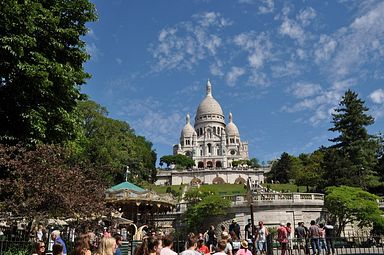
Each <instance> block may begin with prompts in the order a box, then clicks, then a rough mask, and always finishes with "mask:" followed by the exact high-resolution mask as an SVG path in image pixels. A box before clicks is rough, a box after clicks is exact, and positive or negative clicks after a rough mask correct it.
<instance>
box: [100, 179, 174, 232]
mask: <svg viewBox="0 0 384 255" xmlns="http://www.w3.org/2000/svg"><path fill="white" fill-rule="evenodd" d="M105 200H106V203H107V205H108V206H111V207H112V208H113V209H115V210H116V211H117V212H119V213H120V214H121V218H124V219H128V220H131V221H132V222H133V223H132V225H134V227H135V229H136V228H137V227H138V228H139V229H141V228H143V227H144V226H148V228H154V229H157V228H161V226H159V225H158V223H157V222H156V221H155V220H154V219H155V218H156V216H158V215H161V214H166V213H167V212H170V211H172V210H173V209H174V208H175V206H176V199H175V198H174V197H173V196H172V195H170V194H165V195H160V194H157V193H156V192H154V191H151V190H145V189H143V188H141V187H139V186H136V185H135V184H133V183H130V182H128V181H125V182H122V183H120V184H118V185H116V186H113V187H111V188H109V189H108V190H107V191H106V198H105ZM140 227H141V228H140ZM135 232H137V231H135ZM136 234H137V233H136Z"/></svg>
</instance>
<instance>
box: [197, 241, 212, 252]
mask: <svg viewBox="0 0 384 255" xmlns="http://www.w3.org/2000/svg"><path fill="white" fill-rule="evenodd" d="M197 251H198V252H200V253H201V254H210V251H209V248H208V246H206V245H205V244H204V239H201V238H199V239H198V240H197Z"/></svg>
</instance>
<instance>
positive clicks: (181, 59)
mask: <svg viewBox="0 0 384 255" xmlns="http://www.w3.org/2000/svg"><path fill="white" fill-rule="evenodd" d="M231 23H232V22H231V21H230V20H228V19H225V18H223V17H222V16H221V14H220V13H216V12H205V13H200V14H196V15H193V16H192V21H188V22H181V23H179V24H177V25H175V26H173V27H170V28H164V29H162V30H161V31H160V33H159V37H158V41H157V44H156V45H155V44H153V45H152V46H151V47H150V49H149V51H150V53H151V54H152V57H153V58H154V60H155V63H154V65H153V69H154V70H155V71H163V70H172V69H176V70H182V69H187V70H190V69H192V68H193V67H194V66H196V65H198V63H199V62H200V61H202V60H205V59H207V58H212V59H213V61H216V60H215V56H216V55H217V52H218V49H219V48H220V47H222V44H223V42H222V39H221V37H220V30H221V29H222V28H224V27H227V26H229V25H231ZM216 70H217V69H216Z"/></svg>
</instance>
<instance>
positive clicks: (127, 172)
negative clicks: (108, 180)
mask: <svg viewBox="0 0 384 255" xmlns="http://www.w3.org/2000/svg"><path fill="white" fill-rule="evenodd" d="M129 174H130V172H129V166H126V170H125V181H126V182H127V181H128V175H129Z"/></svg>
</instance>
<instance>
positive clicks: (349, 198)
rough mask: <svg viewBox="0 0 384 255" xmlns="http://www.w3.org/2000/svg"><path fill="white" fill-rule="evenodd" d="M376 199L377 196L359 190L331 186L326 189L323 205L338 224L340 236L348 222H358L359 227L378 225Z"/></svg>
mask: <svg viewBox="0 0 384 255" xmlns="http://www.w3.org/2000/svg"><path fill="white" fill-rule="evenodd" d="M378 199H379V197H378V196H376V195H373V194H371V193H369V192H366V191H363V190H362V189H361V188H355V187H348V186H340V187H335V186H331V187H328V188H327V189H326V196H325V202H324V205H325V207H326V208H327V209H328V211H329V213H330V215H331V217H332V218H333V219H334V220H335V221H336V222H337V223H338V232H337V234H338V235H340V233H341V232H342V231H343V230H344V228H345V226H346V224H348V223H350V222H354V221H358V222H359V226H370V225H372V224H374V223H380V219H381V210H380V209H379V205H378V202H377V201H378Z"/></svg>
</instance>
